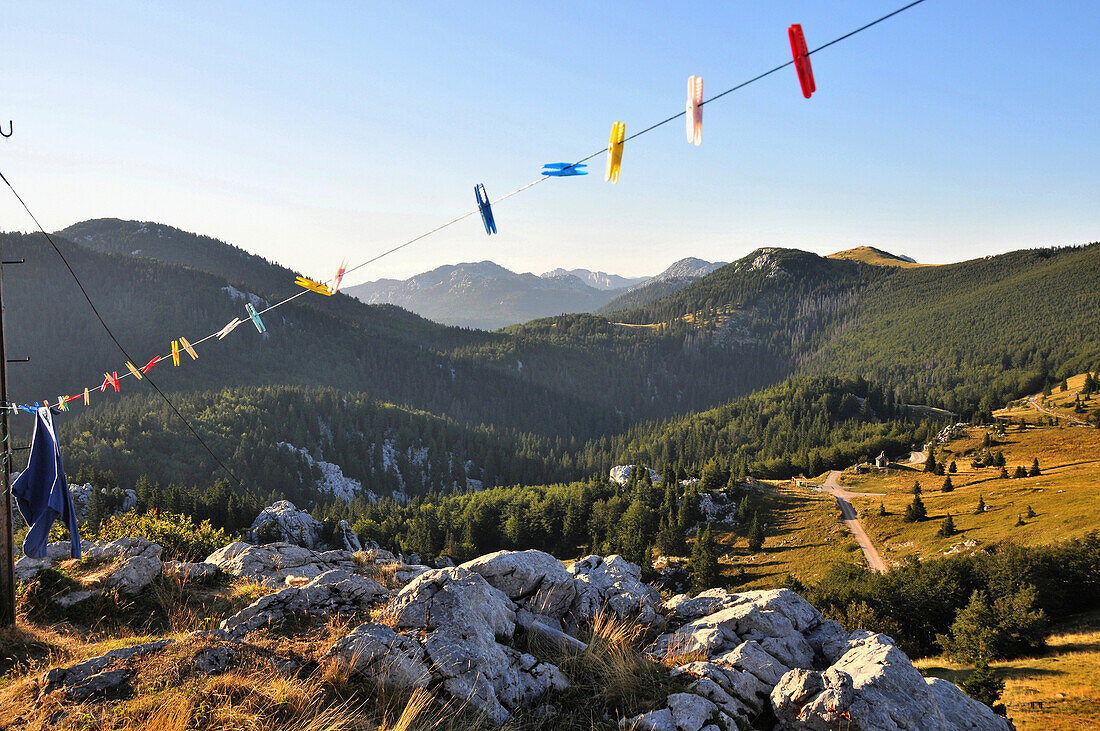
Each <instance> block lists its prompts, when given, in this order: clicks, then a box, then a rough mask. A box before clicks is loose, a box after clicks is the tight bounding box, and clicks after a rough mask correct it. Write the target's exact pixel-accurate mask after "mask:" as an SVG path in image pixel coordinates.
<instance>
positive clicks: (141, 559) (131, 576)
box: [107, 546, 161, 596]
mask: <svg viewBox="0 0 1100 731" xmlns="http://www.w3.org/2000/svg"><path fill="white" fill-rule="evenodd" d="M157 548H160V546H157ZM160 566H161V564H160V557H159V556H145V555H139V556H134V557H133V558H128V559H126V560H125V561H124V562H123V564H122V565H121V566H119V567H118V568H117V569H115V571H114V572H113V573H112V574H111V575H110V576H109V577H107V586H109V587H115V588H117V589H118V590H119V591H120V592H122V593H123V594H129V595H130V596H136V595H137V594H140V593H141V590H142V589H144V588H145V587H147V586H149V584H151V583H152V582H153V579H155V578H157V577H158V576H159V575H160Z"/></svg>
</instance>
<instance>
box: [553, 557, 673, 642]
mask: <svg viewBox="0 0 1100 731" xmlns="http://www.w3.org/2000/svg"><path fill="white" fill-rule="evenodd" d="M569 573H571V574H572V575H573V578H574V580H575V582H576V583H575V586H576V590H577V596H576V599H574V600H573V606H572V607H570V609H569V613H568V615H567V616H566V624H568V625H569V626H574V627H576V626H579V625H582V624H586V623H591V622H592V621H593V620H594V619H595V618H596V615H597V614H599V613H600V611H602V610H603V609H604V608H605V607H606V608H607V609H609V610H611V611H612V612H614V613H615V615H616V616H618V617H623V618H626V617H631V618H635V619H637V620H638V621H639V622H640V623H642V624H645V625H652V626H660V625H662V624H663V623H664V618H663V617H662V616H661V615H660V614H659V613H658V611H657V610H658V609H659V608H660V606H661V595H660V594H658V593H657V590H656V589H654V588H653V587H652V586H650V585H649V584H647V583H645V582H644V581H642V569H641V567H639V566H638V565H637V564H633V563H630V562H629V561H627V560H626V559H625V558H623V557H622V556H619V555H618V554H613V555H611V556H608V557H607V558H603V557H601V556H585V557H584V558H582V559H581V560H580V561H577V562H576V563H574V564H573V565H572V566H570V567H569Z"/></svg>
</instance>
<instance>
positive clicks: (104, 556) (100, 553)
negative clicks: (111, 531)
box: [66, 537, 163, 561]
mask: <svg viewBox="0 0 1100 731" xmlns="http://www.w3.org/2000/svg"><path fill="white" fill-rule="evenodd" d="M81 548H82V550H83V551H84V555H85V556H86V557H87V558H90V559H93V560H95V561H113V560H115V559H119V558H123V559H130V558H136V557H139V556H140V557H142V558H155V559H157V561H160V554H161V552H162V550H163V549H162V548H161V547H160V546H159V545H157V544H156V543H153V542H152V541H150V540H148V539H145V538H135V537H125V538H117V539H115V540H113V541H110V542H109V543H106V542H103V541H91V542H90V543H84V544H83V545H82V546H81ZM67 557H68V555H67V554H66V558H67Z"/></svg>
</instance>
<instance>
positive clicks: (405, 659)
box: [329, 622, 432, 688]
mask: <svg viewBox="0 0 1100 731" xmlns="http://www.w3.org/2000/svg"><path fill="white" fill-rule="evenodd" d="M329 656H330V657H336V658H340V659H341V660H343V662H345V663H346V664H347V666H348V667H349V668H350V669H351V670H352V672H356V673H360V674H362V675H367V676H369V677H373V678H376V679H377V680H378V681H379V682H381V683H382V684H383V685H384V686H386V687H390V688H426V687H427V686H428V683H429V682H430V681H431V677H432V676H431V672H430V670H429V667H428V656H427V653H425V652H424V648H423V647H421V646H420V643H419V642H417V641H416V639H414V638H412V637H406V636H405V635H400V634H397V633H396V632H394V631H393V630H392V629H390V628H389V627H387V626H386V625H384V624H375V623H373V622H367V623H366V624H361V625H359V626H358V627H356V628H355V629H353V630H352V631H351V632H350V633H349V634H347V635H345V636H344V637H342V638H340V639H339V640H337V641H336V644H335V645H333V646H332V649H331V650H329Z"/></svg>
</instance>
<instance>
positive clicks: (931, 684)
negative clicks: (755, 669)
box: [771, 630, 1012, 731]
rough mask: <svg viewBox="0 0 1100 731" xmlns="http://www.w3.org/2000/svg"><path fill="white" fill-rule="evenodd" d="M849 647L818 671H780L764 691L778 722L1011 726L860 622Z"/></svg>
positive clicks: (788, 725)
mask: <svg viewBox="0 0 1100 731" xmlns="http://www.w3.org/2000/svg"><path fill="white" fill-rule="evenodd" d="M848 647H849V649H848V651H847V652H846V653H844V655H843V656H842V657H841V658H840V659H839V660H837V661H836V662H835V663H834V664H833V665H831V666H830V667H829V668H828V669H826V670H825V671H824V672H818V671H815V670H809V669H802V668H800V669H795V670H791V671H790V672H788V673H786V674H785V675H784V676H783V677H782V678H781V679H780V681H779V683H778V684H777V685H776V686H775V688H774V689H773V690H772V693H771V702H772V708H773V709H774V711H775V716H776V718H777V720H778V722H779V723H778V725H777V726H776V728H777V729H796V728H797V729H821V730H822V731H824V730H825V729H829V728H835V727H836V726H837V725H838V724H841V723H843V724H844V725H845V727H850V728H852V729H862V730H864V731H870V730H871V729H876V730H877V729H884V730H886V731H895V730H900V729H927V731H941V730H942V731H948V730H950V729H960V728H963V729H966V728H974V729H991V730H993V729H996V730H997V731H1001V730H1002V729H1011V728H1012V725H1011V724H1010V723H1009V722H1008V721H1007V720H1005V719H1003V718H1000V717H999V716H996V715H994V714H993V712H992V711H990V710H989V709H988V708H986V707H985V706H984V705H982V704H981V703H977V702H976V701H973V700H971V699H970V698H967V697H966V695H965V694H964V693H963V692H962V691H961V690H959V689H958V688H957V687H955V686H954V685H953V684H951V683H948V682H946V681H934V680H933V681H926V680H925V679H924V678H923V677H922V676H921V674H920V672H918V671H917V669H916V668H914V667H913V665H912V663H910V662H909V658H908V657H906V656H905V653H903V652H902V651H901V650H900V649H898V647H897V646H896V645H895V644H894V641H893V640H891V639H890V638H889V637H887V636H885V635H881V634H874V633H871V632H865V631H862V630H860V631H858V632H854V633H853V634H852V638H851V640H850V642H849V645H848ZM979 707H980V708H979ZM945 709H946V713H945ZM983 709H984V710H983Z"/></svg>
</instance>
